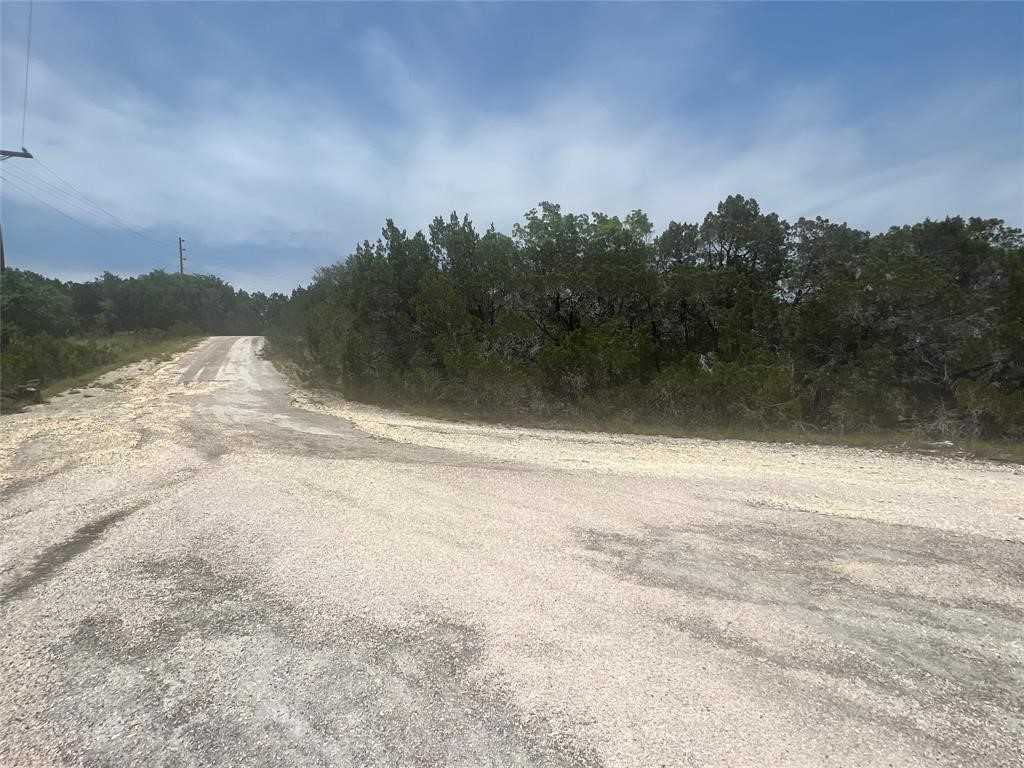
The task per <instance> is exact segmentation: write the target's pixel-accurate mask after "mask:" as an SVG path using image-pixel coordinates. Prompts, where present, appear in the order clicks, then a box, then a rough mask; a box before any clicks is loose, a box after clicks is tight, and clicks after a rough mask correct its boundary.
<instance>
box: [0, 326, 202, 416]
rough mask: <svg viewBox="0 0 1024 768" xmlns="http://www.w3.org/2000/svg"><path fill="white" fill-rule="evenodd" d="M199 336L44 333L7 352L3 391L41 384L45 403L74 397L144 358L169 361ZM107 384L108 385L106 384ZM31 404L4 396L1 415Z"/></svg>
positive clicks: (1, 401)
mask: <svg viewBox="0 0 1024 768" xmlns="http://www.w3.org/2000/svg"><path fill="white" fill-rule="evenodd" d="M201 338H202V337H201V336H171V337H168V336H167V335H166V334H164V333H162V332H145V333H121V334H115V335H112V336H88V337H84V336H83V337H73V338H66V339H52V338H50V337H48V336H46V335H45V334H43V335H40V336H37V337H34V338H32V339H28V340H25V341H23V342H21V343H19V344H18V345H16V346H15V345H12V346H11V347H8V348H7V349H5V350H4V352H3V361H2V362H3V370H4V374H5V376H4V379H5V380H4V385H5V391H6V389H7V388H8V386H9V385H12V384H26V383H28V382H29V381H31V380H33V379H39V380H40V381H41V385H40V386H41V393H42V396H43V398H44V400H45V399H48V398H50V397H62V396H63V395H64V394H65V393H67V394H76V393H78V392H79V391H80V390H79V388H80V387H87V386H90V385H91V384H92V382H94V381H95V380H96V379H97V378H99V377H100V376H102V375H103V374H105V373H108V372H109V371H113V370H116V369H117V368H121V367H122V366H125V365H130V364H131V363H137V362H140V361H142V360H168V359H170V358H171V357H173V356H174V355H176V354H178V353H180V352H183V351H185V350H187V349H189V348H190V347H192V346H194V345H195V344H196V343H197V342H198V341H199V340H200V339H201ZM104 386H106V385H104ZM28 404H29V401H28V400H25V399H19V400H13V399H10V398H7V397H4V398H0V413H4V414H6V413H15V412H17V411H19V410H20V409H21V408H23V407H24V406H26V405H28Z"/></svg>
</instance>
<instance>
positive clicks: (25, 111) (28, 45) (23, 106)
mask: <svg viewBox="0 0 1024 768" xmlns="http://www.w3.org/2000/svg"><path fill="white" fill-rule="evenodd" d="M34 5H35V3H34V2H33V0H29V2H28V42H27V43H26V44H25V97H24V99H23V100H22V102H21V146H22V147H24V146H25V117H26V115H28V65H29V62H30V61H31V54H32V8H33V6H34Z"/></svg>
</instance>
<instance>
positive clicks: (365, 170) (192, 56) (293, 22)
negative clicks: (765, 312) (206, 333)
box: [0, 1, 1024, 293]
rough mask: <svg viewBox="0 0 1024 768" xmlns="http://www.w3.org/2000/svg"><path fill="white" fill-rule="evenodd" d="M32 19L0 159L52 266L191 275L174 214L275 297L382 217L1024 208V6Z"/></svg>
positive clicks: (157, 10)
mask: <svg viewBox="0 0 1024 768" xmlns="http://www.w3.org/2000/svg"><path fill="white" fill-rule="evenodd" d="M28 12H29V6H28V4H27V3H19V2H6V1H5V2H3V4H2V5H0V24H2V26H0V42H2V60H0V64H2V73H0V74H2V77H0V85H2V89H3V90H2V98H0V117H2V120H0V146H2V148H4V149H17V148H19V147H20V146H21V143H22V141H21V125H22V116H23V113H22V107H23V95H24V89H23V86H24V78H25V58H26V39H27V34H26V33H27V26H28ZM32 13H33V19H32V42H31V56H30V68H29V89H28V104H27V110H26V111H25V114H24V117H25V134H24V146H25V147H26V148H27V149H28V150H29V151H30V152H32V153H33V154H34V155H35V156H36V157H37V158H38V162H37V160H25V159H17V158H15V159H9V160H6V161H4V162H3V163H2V164H0V177H2V178H0V203H2V217H3V235H4V239H5V240H4V242H5V247H6V252H7V261H8V265H10V266H16V267H20V268H26V269H32V270H35V271H39V272H42V273H44V274H47V275H50V276H56V277H59V278H61V279H66V280H71V279H74V280H84V279H90V278H92V277H94V276H96V275H98V274H101V273H102V272H103V271H106V270H109V271H112V272H116V273H119V274H122V275H130V274H139V273H142V272H147V271H149V270H151V269H155V268H165V269H168V270H176V269H177V267H178V241H177V239H178V237H179V236H181V237H183V238H184V239H185V241H186V249H187V251H186V256H187V258H188V261H187V263H186V268H187V269H188V270H189V271H194V272H203V273H212V274H217V275H219V276H220V277H222V278H224V279H225V280H228V281H229V282H231V283H232V284H233V285H236V286H238V287H241V288H245V289H247V290H262V291H267V292H269V291H275V290H276V291H282V292H286V293H287V292H289V291H290V290H291V289H292V288H293V287H295V286H296V285H299V284H308V282H309V280H310V279H311V276H312V275H313V273H314V271H315V270H316V269H317V268H318V267H320V266H325V265H328V264H332V263H334V262H336V261H339V260H343V259H344V258H346V256H347V255H348V254H349V253H351V252H352V251H353V250H354V248H355V245H356V244H357V243H358V242H361V241H362V240H364V239H371V240H373V239H376V237H377V236H378V235H379V233H380V229H381V226H382V225H383V223H384V221H385V219H387V218H389V217H390V218H393V219H394V220H395V222H396V223H397V224H398V225H399V226H400V227H402V228H405V229H408V230H409V231H410V232H413V231H415V230H417V229H423V230H425V229H426V227H427V226H428V224H429V223H430V221H431V220H432V219H433V217H434V216H436V215H447V214H448V213H449V212H451V211H453V210H456V211H458V212H459V214H460V215H461V214H464V213H465V214H468V215H469V216H470V218H471V219H472V220H473V221H474V223H475V224H476V225H477V227H478V229H480V230H483V229H485V228H486V227H487V226H488V225H490V224H491V223H494V224H495V225H496V226H497V227H498V228H499V229H501V230H504V231H509V229H510V228H511V226H512V224H514V223H515V222H517V221H520V220H521V219H522V216H523V214H524V212H526V211H527V210H529V209H530V208H533V207H534V206H536V205H537V204H538V203H539V202H541V201H545V200H549V201H552V202H556V203H559V204H561V205H562V207H563V210H569V211H573V212H580V213H589V212H592V211H601V212H605V213H608V214H617V215H625V214H626V213H628V212H629V211H631V210H633V209H636V208H640V209H642V210H644V211H646V212H647V213H648V214H649V215H650V216H651V218H652V220H653V221H654V223H655V225H656V226H657V227H658V228H659V229H660V228H663V227H665V226H666V225H667V224H668V223H669V221H672V220H677V221H700V220H701V219H702V218H703V216H704V215H705V214H706V213H707V212H708V211H709V210H712V209H713V208H714V207H715V206H716V205H717V203H718V202H719V201H720V200H722V199H724V198H725V197H726V196H728V195H730V194H736V193H738V194H743V195H746V196H749V197H754V198H756V199H757V200H758V202H759V203H760V204H761V207H762V209H763V210H766V211H775V212H777V213H778V214H779V215H780V216H782V217H784V218H786V219H789V220H791V221H792V220H796V219H797V218H799V217H800V216H811V217H813V216H816V215H821V216H825V217H827V218H830V219H832V220H834V221H845V222H848V223H849V224H850V225H851V226H855V227H858V228H862V229H867V230H870V231H872V232H877V231H884V230H885V229H887V228H888V227H889V226H892V225H900V224H906V223H912V222H915V221H920V220H922V219H924V218H926V217H931V218H942V217H945V216H947V215H963V216H984V217H998V218H1003V219H1005V220H1006V221H1007V222H1008V223H1010V224H1012V225H1013V226H1021V225H1022V224H1024V31H1022V30H1024V4H1021V3H993V4H985V3H967V4H959V3H934V4H933V3H907V4H901V3H867V4H860V3H795V4H788V3H768V2H765V3H750V4H747V3H725V4H714V3H693V4H690V3H651V4H646V3H600V4H590V3H564V4H563V3H525V2H522V3H451V4H450V3H429V2H423V3H373V4H362V3H297V2H296V3H293V2H277V3H242V2H231V3H184V2H168V3H156V2H126V3H87V2H73V3H54V2H37V3H36V4H35V6H34V8H33V10H32ZM51 172H52V173H51ZM54 174H56V175H54ZM68 183H69V184H70V185H72V186H71V187H69V186H67V184H68ZM55 209H56V210H55ZM101 209H102V210H101Z"/></svg>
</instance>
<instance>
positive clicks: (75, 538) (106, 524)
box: [0, 502, 148, 604]
mask: <svg viewBox="0 0 1024 768" xmlns="http://www.w3.org/2000/svg"><path fill="white" fill-rule="evenodd" d="M147 505H148V502H142V503H139V504H134V505H132V506H129V507H124V508H123V509H119V510H117V511H115V512H111V513H110V514H107V515H104V516H103V517H101V518H99V519H97V520H94V521H92V522H91V523H89V524H88V525H83V526H82V527H81V528H79V529H78V530H76V531H75V532H74V533H73V534H72V535H71V536H70V537H69V538H68V539H66V540H65V541H62V542H60V543H58V544H54V545H52V546H50V547H47V548H46V549H45V550H43V552H42V554H40V555H39V556H38V557H36V558H35V560H34V561H33V562H32V565H31V566H29V568H28V570H27V571H26V572H25V573H24V574H23V575H22V576H20V577H18V578H16V579H15V580H14V581H13V582H12V583H10V584H8V585H7V586H6V587H4V589H3V590H2V591H0V604H3V603H6V602H7V601H9V600H15V599H17V598H18V597H19V596H20V595H21V594H22V593H24V592H26V591H28V590H30V589H32V588H33V587H35V586H38V585H39V584H42V583H43V582H45V581H47V580H49V579H50V578H51V577H52V576H53V575H54V574H55V573H56V572H57V571H58V570H60V569H61V568H63V567H64V566H65V565H67V564H68V563H69V562H71V561H72V560H74V559H75V558H76V557H78V556H79V555H81V554H82V553H83V552H85V551H86V550H87V549H89V547H91V546H92V545H93V544H95V543H96V542H97V541H98V540H99V539H100V538H101V537H102V536H103V534H105V533H106V532H107V529H109V528H110V527H111V526H112V525H115V524H116V523H119V522H120V521H121V520H124V519H125V518H126V517H128V515H130V514H132V513H133V512H137V511H139V510H140V509H142V508H143V507H145V506H147Z"/></svg>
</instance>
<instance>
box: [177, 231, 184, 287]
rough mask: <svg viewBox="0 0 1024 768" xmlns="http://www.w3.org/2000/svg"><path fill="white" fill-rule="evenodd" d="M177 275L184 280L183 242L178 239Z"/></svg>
mask: <svg viewBox="0 0 1024 768" xmlns="http://www.w3.org/2000/svg"><path fill="white" fill-rule="evenodd" d="M178 275H179V277H181V279H182V280H184V279H185V241H184V240H182V239H181V238H180V237H179V238H178Z"/></svg>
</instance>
